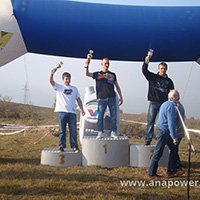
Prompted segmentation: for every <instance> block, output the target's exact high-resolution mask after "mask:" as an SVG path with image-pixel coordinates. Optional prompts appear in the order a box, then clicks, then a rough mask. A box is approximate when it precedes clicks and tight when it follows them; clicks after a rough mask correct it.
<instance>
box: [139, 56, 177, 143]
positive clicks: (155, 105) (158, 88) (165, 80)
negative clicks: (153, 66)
mask: <svg viewBox="0 0 200 200" xmlns="http://www.w3.org/2000/svg"><path fill="white" fill-rule="evenodd" d="M152 55H153V54H152V53H150V54H149V53H148V55H147V56H146V58H145V62H144V63H143V66H142V73H143V74H144V76H145V78H146V79H147V81H148V82H149V89H148V101H149V108H148V116H147V117H148V118H147V130H146V138H145V145H150V144H151V140H152V138H153V134H154V123H155V119H156V116H157V113H158V111H159V108H160V106H161V104H162V103H163V102H165V101H167V100H168V93H169V91H170V90H171V89H174V84H173V82H172V80H171V79H170V78H169V77H168V76H167V74H166V72H167V64H166V63H164V62H161V63H160V64H159V66H158V70H159V71H158V73H157V74H155V73H152V72H150V71H149V70H148V64H149V61H150V59H151V57H152Z"/></svg>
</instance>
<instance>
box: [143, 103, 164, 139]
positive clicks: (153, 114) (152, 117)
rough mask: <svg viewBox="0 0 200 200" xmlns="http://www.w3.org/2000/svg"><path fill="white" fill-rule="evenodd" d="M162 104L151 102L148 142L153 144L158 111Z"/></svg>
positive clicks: (147, 130)
mask: <svg viewBox="0 0 200 200" xmlns="http://www.w3.org/2000/svg"><path fill="white" fill-rule="evenodd" d="M161 104H162V103H158V102H153V101H150V102H149V109H148V116H147V129H146V138H145V141H146V142H151V140H152V138H153V134H154V123H155V119H156V116H157V114H158V111H159V109H160V106H161Z"/></svg>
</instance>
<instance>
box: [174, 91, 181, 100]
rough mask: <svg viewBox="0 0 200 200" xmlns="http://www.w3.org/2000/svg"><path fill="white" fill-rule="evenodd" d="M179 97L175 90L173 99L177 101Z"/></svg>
mask: <svg viewBox="0 0 200 200" xmlns="http://www.w3.org/2000/svg"><path fill="white" fill-rule="evenodd" d="M179 99H180V96H179V93H178V92H177V93H176V94H175V95H174V100H175V101H178V100H179Z"/></svg>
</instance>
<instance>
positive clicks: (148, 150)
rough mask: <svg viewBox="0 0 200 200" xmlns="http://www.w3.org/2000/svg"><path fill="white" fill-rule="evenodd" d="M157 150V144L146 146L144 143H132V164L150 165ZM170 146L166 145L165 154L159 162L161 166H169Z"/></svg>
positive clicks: (136, 165) (135, 165) (139, 165)
mask: <svg viewBox="0 0 200 200" xmlns="http://www.w3.org/2000/svg"><path fill="white" fill-rule="evenodd" d="M154 150H155V144H151V145H148V146H146V145H145V144H144V143H130V166H132V167H149V165H150V161H151V158H152V156H153V153H154ZM168 159H169V148H168V147H167V146H165V148H164V151H163V155H162V157H161V159H160V161H159V163H158V165H159V166H162V167H167V165H168Z"/></svg>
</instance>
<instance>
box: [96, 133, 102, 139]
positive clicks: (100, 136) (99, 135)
mask: <svg viewBox="0 0 200 200" xmlns="http://www.w3.org/2000/svg"><path fill="white" fill-rule="evenodd" d="M102 137H103V132H102V131H100V132H98V135H97V137H96V139H97V140H99V139H101V138H102Z"/></svg>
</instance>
